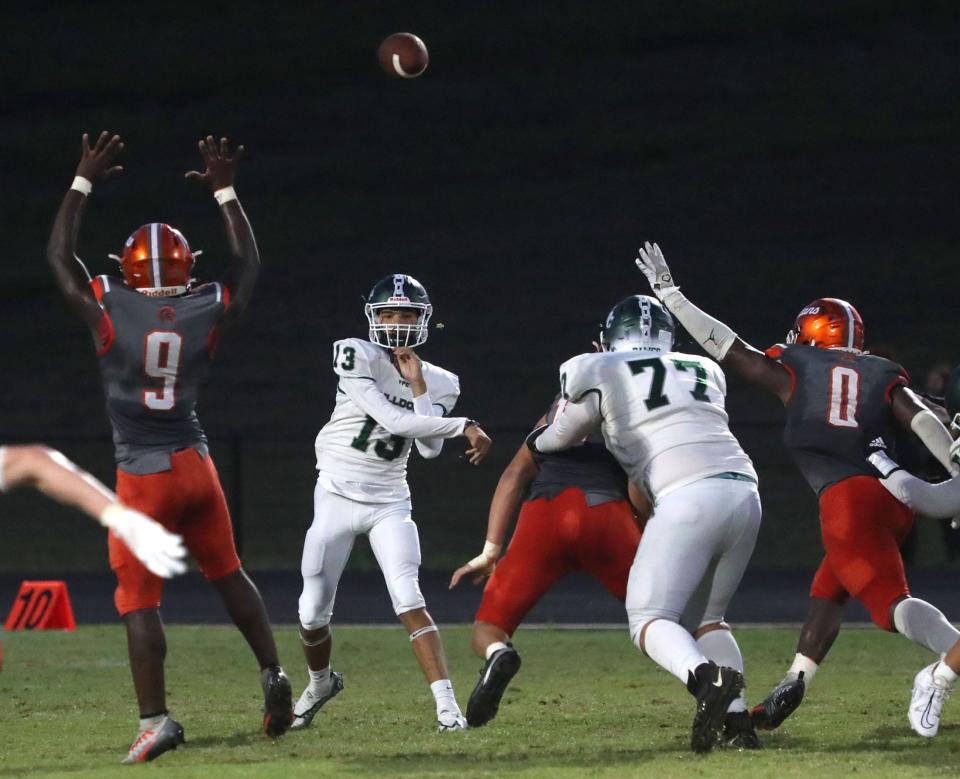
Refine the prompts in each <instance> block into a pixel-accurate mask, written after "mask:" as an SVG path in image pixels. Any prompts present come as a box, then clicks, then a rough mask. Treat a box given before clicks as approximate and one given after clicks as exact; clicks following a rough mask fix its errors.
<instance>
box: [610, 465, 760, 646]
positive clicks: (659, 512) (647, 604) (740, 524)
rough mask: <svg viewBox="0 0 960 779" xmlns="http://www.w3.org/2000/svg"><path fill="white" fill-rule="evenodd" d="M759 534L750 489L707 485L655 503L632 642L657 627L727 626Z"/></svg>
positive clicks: (634, 596)
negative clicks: (658, 622) (663, 623)
mask: <svg viewBox="0 0 960 779" xmlns="http://www.w3.org/2000/svg"><path fill="white" fill-rule="evenodd" d="M759 529H760V495H759V493H758V492H757V487H756V485H755V484H753V483H752V482H747V481H736V480H733V479H722V478H708V479H701V480H700V481H696V482H694V483H693V484H689V485H687V486H685V487H680V488H679V489H677V490H675V491H673V492H671V493H669V494H668V495H666V496H665V497H664V498H663V499H661V500H659V501H657V503H656V505H655V506H654V509H653V515H652V516H651V517H650V519H649V521H648V522H647V526H646V528H644V531H643V537H642V538H641V539H640V547H639V548H638V549H637V556H636V557H635V558H634V560H633V567H632V568H631V569H630V579H629V581H628V583H627V600H626V603H627V617H628V619H629V622H630V637H631V638H632V639H633V642H634V643H635V644H637V646H639V643H638V642H639V639H640V631H641V630H642V629H643V626H644V624H646V623H648V622H650V621H651V620H654V619H668V620H670V621H671V622H678V623H680V624H681V625H682V626H683V627H685V628H686V629H687V630H689V631H690V632H693V631H695V630H696V629H697V628H699V627H700V626H701V625H707V624H710V623H713V622H722V621H723V618H724V614H725V612H726V610H727V605H728V604H729V603H730V599H731V598H732V597H733V594H734V592H735V591H736V589H737V586H738V585H739V584H740V579H741V578H742V577H743V571H744V569H745V568H746V567H747V563H748V562H749V561H750V555H751V554H752V553H753V547H754V544H755V543H756V540H757V532H758V531H759Z"/></svg>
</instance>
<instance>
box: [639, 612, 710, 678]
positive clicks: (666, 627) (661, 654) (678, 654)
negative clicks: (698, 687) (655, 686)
mask: <svg viewBox="0 0 960 779" xmlns="http://www.w3.org/2000/svg"><path fill="white" fill-rule="evenodd" d="M643 646H644V649H645V650H646V653H647V655H648V656H649V658H650V659H651V660H653V662H655V663H656V664H657V665H659V666H660V667H661V668H664V669H666V670H667V671H669V672H670V673H672V674H673V675H674V676H676V677H677V678H678V679H679V680H680V681H681V682H683V684H684V685H685V684H686V683H687V679H688V678H689V676H690V674H691V673H693V671H694V669H695V668H696V667H697V666H699V665H703V664H704V663H705V662H707V658H706V657H704V656H703V654H702V653H701V652H700V649H699V647H697V642H696V641H694V640H693V636H691V635H690V632H689V631H687V630H685V629H684V628H682V627H680V626H679V625H678V624H677V623H676V622H670V621H669V620H666V619H656V620H654V621H653V622H651V623H649V624H648V625H647V631H646V633H645V634H644V638H643Z"/></svg>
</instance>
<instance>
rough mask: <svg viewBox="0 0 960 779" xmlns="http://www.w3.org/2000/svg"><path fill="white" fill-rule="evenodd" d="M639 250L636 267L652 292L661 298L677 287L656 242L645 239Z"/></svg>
mask: <svg viewBox="0 0 960 779" xmlns="http://www.w3.org/2000/svg"><path fill="white" fill-rule="evenodd" d="M639 251H640V256H639V257H637V259H636V263H637V267H638V268H639V269H640V270H641V271H642V272H643V275H644V276H646V277H647V281H649V282H650V288H651V289H652V290H653V294H654V295H656V296H657V297H658V298H660V300H663V297H664V295H666V294H667V293H668V292H670V291H672V290H675V289H676V288H677V285H676V284H675V283H674V281H673V274H672V273H670V268H668V267H667V261H666V259H665V258H664V256H663V252H662V251H660V247H659V246H657V244H655V243H650V242H649V241H646V242H645V243H644V244H643V247H642V248H641V249H640V250H639Z"/></svg>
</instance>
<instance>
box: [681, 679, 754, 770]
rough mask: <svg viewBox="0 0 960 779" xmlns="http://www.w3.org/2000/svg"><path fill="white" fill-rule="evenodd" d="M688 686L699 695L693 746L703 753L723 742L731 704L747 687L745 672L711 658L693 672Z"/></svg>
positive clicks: (692, 731) (693, 731) (692, 732)
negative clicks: (744, 682) (719, 664)
mask: <svg viewBox="0 0 960 779" xmlns="http://www.w3.org/2000/svg"><path fill="white" fill-rule="evenodd" d="M687 689H688V690H690V692H691V693H693V695H694V696H696V698H697V713H696V714H694V716H693V727H692V729H691V734H690V748H691V749H692V750H693V751H694V752H697V753H699V754H703V753H705V752H709V751H710V750H711V749H713V748H714V747H715V746H716V745H717V744H719V743H720V739H721V737H722V736H723V724H724V720H725V719H726V716H727V708H728V707H729V706H730V704H731V703H732V702H733V700H734V699H735V698H736V697H737V696H738V695H739V694H740V691H741V690H742V689H743V674H741V673H740V672H739V671H737V670H736V669H734V668H727V667H726V666H718V665H717V664H716V663H714V662H713V661H712V660H711V661H709V662H706V663H702V664H701V665H699V666H697V669H696V671H694V673H692V674H690V678H689V680H688V681H687Z"/></svg>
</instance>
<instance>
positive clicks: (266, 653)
mask: <svg viewBox="0 0 960 779" xmlns="http://www.w3.org/2000/svg"><path fill="white" fill-rule="evenodd" d="M213 586H214V587H216V588H217V592H219V593H220V597H221V598H222V599H223V603H224V605H225V606H226V607H227V613H229V615H230V619H231V621H232V622H233V624H234V625H236V626H237V628H238V629H239V630H240V632H241V633H242V634H243V637H244V638H245V639H246V640H247V643H248V644H249V645H250V649H252V650H253V654H254V655H255V656H256V658H257V662H258V663H259V664H260V684H261V686H262V687H263V708H264V712H263V714H264V718H263V729H264V732H265V733H266V734H267V735H268V736H271V737H276V736H279V735H282V734H283V733H285V732H286V731H287V729H288V728H289V727H290V725H291V723H292V722H293V691H292V688H291V686H290V680H289V679H288V678H287V675H286V674H285V673H284V672H283V669H282V668H281V667H280V660H279V658H278V656H277V644H276V642H275V641H274V639H273V631H272V630H270V620H269V619H268V618H267V608H266V606H264V604H263V598H262V597H260V591H259V590H258V589H257V588H256V586H255V585H254V583H253V582H252V581H250V578H249V577H248V576H247V575H246V573H244V571H243V569H242V568H241V569H240V570H238V571H234V572H233V573H231V574H228V575H227V576H224V577H223V578H221V579H216V580H215V581H214V582H213Z"/></svg>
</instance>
